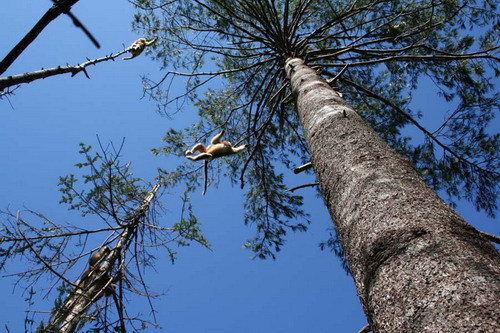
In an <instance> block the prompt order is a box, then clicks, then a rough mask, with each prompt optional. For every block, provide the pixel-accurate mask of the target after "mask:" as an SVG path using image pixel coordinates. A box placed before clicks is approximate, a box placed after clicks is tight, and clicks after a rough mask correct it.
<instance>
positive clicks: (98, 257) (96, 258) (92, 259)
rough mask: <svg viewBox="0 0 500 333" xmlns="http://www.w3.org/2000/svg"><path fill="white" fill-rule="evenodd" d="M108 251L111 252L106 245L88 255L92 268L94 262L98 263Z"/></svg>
mask: <svg viewBox="0 0 500 333" xmlns="http://www.w3.org/2000/svg"><path fill="white" fill-rule="evenodd" d="M109 252H111V249H110V248H109V247H107V246H105V247H103V248H101V249H100V250H99V251H97V252H96V253H94V254H93V255H92V256H90V259H89V266H90V268H92V267H93V266H95V265H96V264H98V263H99V262H100V261H101V260H102V258H103V257H104V256H106V255H107V254H108V253H109Z"/></svg>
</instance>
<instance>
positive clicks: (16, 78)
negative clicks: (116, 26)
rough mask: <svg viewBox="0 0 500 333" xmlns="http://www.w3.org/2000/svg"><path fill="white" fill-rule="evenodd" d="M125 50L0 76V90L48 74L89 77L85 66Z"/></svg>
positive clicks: (113, 57)
mask: <svg viewBox="0 0 500 333" xmlns="http://www.w3.org/2000/svg"><path fill="white" fill-rule="evenodd" d="M126 52H127V50H123V51H121V52H119V53H117V54H114V55H113V54H110V55H109V56H105V57H102V58H97V59H92V60H88V61H86V62H83V63H81V64H79V65H75V66H70V65H68V66H57V67H53V68H47V69H41V70H38V71H34V72H28V73H24V74H18V75H13V76H7V77H2V78H0V91H1V90H3V89H5V88H7V87H11V86H15V85H18V84H22V83H30V82H32V81H35V80H39V79H45V78H47V77H50V76H54V75H60V74H66V73H71V76H75V75H76V74H78V73H80V72H84V74H85V76H86V77H87V78H89V79H90V77H89V75H88V73H87V72H86V67H87V66H90V65H95V64H98V63H100V62H103V61H108V60H114V59H116V58H117V57H119V56H120V55H122V54H124V53H126Z"/></svg>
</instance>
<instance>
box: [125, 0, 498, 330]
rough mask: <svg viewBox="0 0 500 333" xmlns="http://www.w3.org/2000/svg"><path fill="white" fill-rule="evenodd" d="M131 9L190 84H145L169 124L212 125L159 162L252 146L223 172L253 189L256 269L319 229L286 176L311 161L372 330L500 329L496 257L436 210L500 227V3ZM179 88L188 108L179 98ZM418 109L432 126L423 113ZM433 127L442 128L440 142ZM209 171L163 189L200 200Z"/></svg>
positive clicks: (165, 80)
mask: <svg viewBox="0 0 500 333" xmlns="http://www.w3.org/2000/svg"><path fill="white" fill-rule="evenodd" d="M131 2H133V3H134V4H135V5H136V6H137V7H138V8H139V11H138V14H137V15H136V17H135V21H134V25H135V28H136V29H138V30H142V31H146V32H147V33H148V34H151V35H153V34H154V35H156V36H158V37H159V41H158V43H157V45H156V51H157V52H156V54H155V58H156V59H157V60H158V61H160V62H161V63H162V64H163V66H164V67H165V68H166V67H167V66H174V68H175V70H172V71H168V72H167V73H166V74H165V76H164V77H162V78H161V79H156V80H153V79H150V78H145V79H144V82H145V86H146V89H147V91H148V92H149V93H150V94H151V96H153V97H154V98H156V99H157V101H158V103H159V107H160V110H162V111H163V110H165V111H166V110H171V108H170V107H171V106H172V105H182V103H183V102H185V101H186V100H187V101H190V102H194V103H196V105H198V107H199V116H200V121H199V123H198V124H196V125H194V126H192V127H190V128H187V129H185V130H183V131H178V130H173V129H172V130H170V131H169V132H168V133H167V135H166V136H165V138H164V140H165V142H166V145H165V146H164V147H162V148H160V149H156V150H154V152H155V153H158V154H178V155H181V154H182V153H183V152H184V151H185V149H186V147H187V146H189V145H190V144H192V141H191V142H190V140H193V139H194V140H196V141H199V140H202V141H204V140H206V138H207V137H210V136H211V135H213V131H215V130H218V129H219V128H224V129H225V130H226V133H228V136H229V137H233V138H240V139H241V140H240V141H241V142H245V143H248V144H250V146H251V148H250V149H248V150H247V153H246V154H240V155H238V156H237V157H235V158H232V159H225V160H224V162H226V165H227V166H228V169H227V170H228V171H227V173H226V174H227V175H228V176H229V177H230V178H231V180H232V181H234V182H239V183H240V184H241V186H242V187H244V186H246V188H247V189H248V190H247V197H246V202H245V209H246V215H245V223H252V224H254V225H256V228H257V235H256V236H255V238H254V239H252V240H251V241H249V243H248V244H247V246H248V247H251V248H252V249H253V250H254V251H255V252H256V253H257V255H259V256H261V257H266V256H274V253H275V252H276V251H279V249H280V247H281V246H282V244H283V242H284V237H285V235H286V233H287V231H289V230H305V229H306V226H307V223H305V222H303V221H304V220H307V214H306V212H304V211H303V210H302V208H301V203H302V201H301V197H299V196H296V195H293V193H291V192H290V191H288V190H287V187H286V186H285V185H284V176H283V174H282V173H281V172H280V171H279V170H280V169H279V166H280V165H284V166H285V167H287V168H290V167H292V166H294V165H298V164H303V163H306V162H309V161H310V162H311V165H312V167H313V169H314V173H315V175H316V177H317V182H318V185H319V187H320V191H321V194H322V196H323V198H324V201H325V204H326V206H327V207H328V210H329V212H330V215H331V217H332V220H333V222H334V225H335V229H336V232H337V235H338V239H339V242H338V243H337V242H333V244H334V245H335V244H341V249H340V250H339V249H338V248H337V250H338V251H340V252H342V251H343V252H345V256H346V259H347V264H348V267H349V270H350V272H351V273H352V276H353V278H354V281H355V284H356V287H357V291H358V295H359V297H360V299H361V302H362V305H363V307H364V310H365V313H366V316H367V318H368V321H369V323H370V325H371V328H372V330H374V331H380V332H401V331H418V332H420V331H434V332H438V331H475V330H480V331H493V330H494V329H495V327H498V320H499V311H498V307H497V306H496V300H498V297H499V296H500V284H499V283H498V282H499V278H500V274H499V273H500V261H499V257H498V254H497V252H496V250H495V249H494V247H493V246H492V245H491V244H490V243H489V241H488V240H487V239H486V238H485V237H484V236H483V235H482V234H480V233H479V232H478V231H477V230H475V229H474V228H473V227H472V226H470V225H469V224H467V223H466V222H465V221H464V220H463V219H462V218H461V217H460V216H459V215H458V214H457V213H456V212H454V211H453V209H452V208H450V207H449V206H448V205H446V204H445V203H444V202H443V200H441V199H440V198H439V197H438V195H437V194H436V192H435V191H440V193H442V194H444V195H445V196H447V197H448V199H449V200H450V202H453V201H455V200H457V199H467V200H470V201H472V202H473V203H474V204H475V206H476V207H477V209H479V210H484V211H485V212H487V213H488V214H489V215H491V216H493V215H494V214H495V210H496V208H497V206H496V200H497V195H498V185H497V181H498V175H499V174H498V171H497V170H498V151H499V142H498V135H497V134H492V133H491V129H490V128H489V125H490V122H491V120H492V119H493V116H494V111H495V110H496V109H497V107H498V94H497V93H496V92H495V87H494V84H493V82H494V81H493V79H494V76H495V75H497V74H498V67H497V65H498V60H499V59H498V58H497V56H496V55H497V52H498V46H497V42H498V38H499V35H498V31H499V30H498V16H497V14H496V6H495V4H494V3H492V2H491V1H465V0H437V1H416V0H407V1H392V0H391V1H386V0H379V1H366V0H352V1H342V0H341V1H328V0H297V1H286V0H285V1H277V0H257V1H240V0H236V1H225V0H206V1H203V0H186V1H184V0H179V1H161V0H141V1H131ZM179 78H180V79H182V80H183V81H184V82H186V90H185V93H183V94H182V95H176V96H171V95H172V92H171V90H170V88H171V87H173V86H175V85H177V81H176V79H179ZM417 93H418V94H424V95H425V97H424V98H426V99H427V100H428V101H432V103H429V105H432V108H429V107H427V109H425V110H422V111H420V110H419V107H418V103H417V102H418V101H415V100H413V99H412V97H413V95H415V94H417ZM440 100H441V101H443V103H442V104H441V105H445V106H444V107H445V108H447V109H449V111H447V112H446V114H442V115H441V118H439V117H436V109H437V108H438V107H439V104H440ZM167 107H169V108H167ZM431 118H433V119H434V120H435V119H438V118H439V119H440V121H441V122H440V124H439V125H438V126H437V127H435V128H430V127H429V126H428V125H427V124H428V123H429V119H431ZM412 129H416V130H417V131H413V130H412ZM410 133H419V134H418V135H416V134H415V135H414V136H415V138H412V136H410ZM419 137H420V138H419ZM421 138H423V139H421ZM221 160H222V159H216V160H214V161H212V162H210V170H212V173H211V174H210V176H211V177H210V178H213V177H214V175H215V173H216V172H221V169H220V168H219V167H220V166H221V163H220V161H221ZM197 168H198V170H201V168H199V165H195V164H193V163H191V162H190V163H186V164H184V165H182V166H180V167H179V170H177V171H176V172H175V173H167V172H165V174H164V176H165V177H166V179H168V180H169V181H180V180H181V179H186V178H187V183H188V184H193V183H196V181H201V179H202V174H201V172H200V173H194V172H190V171H192V170H197ZM302 169H303V168H300V169H299V171H300V170H302ZM205 181H207V180H205ZM189 186H190V187H189V189H191V190H192V189H193V187H192V186H191V185H189Z"/></svg>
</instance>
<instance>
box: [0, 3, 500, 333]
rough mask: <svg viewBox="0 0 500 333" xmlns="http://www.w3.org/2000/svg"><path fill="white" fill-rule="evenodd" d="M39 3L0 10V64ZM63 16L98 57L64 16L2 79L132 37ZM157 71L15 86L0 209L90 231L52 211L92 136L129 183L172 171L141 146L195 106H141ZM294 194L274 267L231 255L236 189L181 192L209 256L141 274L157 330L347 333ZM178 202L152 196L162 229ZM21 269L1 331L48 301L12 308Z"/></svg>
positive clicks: (120, 64)
mask: <svg viewBox="0 0 500 333" xmlns="http://www.w3.org/2000/svg"><path fill="white" fill-rule="evenodd" d="M50 5H51V2H50V1H48V0H47V1H28V0H18V1H7V2H6V3H5V4H3V5H2V12H1V13H0V58H3V56H4V55H5V54H6V53H7V52H8V51H9V50H10V49H11V48H12V47H13V46H14V45H15V44H16V43H17V42H18V41H19V40H20V39H21V38H22V37H23V36H24V34H25V33H26V32H27V31H28V30H29V29H31V27H32V26H33V25H34V24H35V22H36V21H37V20H38V19H39V18H40V17H41V16H42V15H43V13H44V12H45V11H46V10H47V9H48V8H49V6H50ZM73 13H74V14H75V15H76V16H77V17H78V18H79V19H80V20H81V21H82V22H83V23H84V24H85V25H86V26H87V28H89V30H91V31H92V33H93V34H94V35H95V36H96V38H97V39H98V40H99V42H100V43H101V45H102V48H101V49H100V50H98V49H96V48H95V47H94V46H93V45H92V44H91V43H90V41H89V40H88V39H87V38H86V37H85V36H84V35H83V33H82V32H81V31H80V30H79V29H77V28H75V27H74V26H73V25H72V23H71V20H70V19H69V18H68V17H64V16H61V17H59V18H58V19H57V20H56V21H54V22H52V23H51V24H50V25H49V26H48V27H47V28H46V29H45V30H44V31H43V32H42V34H41V35H40V36H39V37H38V38H37V39H36V40H35V42H34V43H32V44H31V45H30V46H29V47H28V49H27V50H26V51H25V52H24V53H23V54H22V55H21V57H19V58H18V60H17V61H16V62H15V63H14V64H13V65H12V66H11V67H10V68H9V70H8V71H7V72H6V73H5V74H4V75H13V74H18V73H23V72H27V71H33V70H38V69H40V68H48V67H54V66H58V65H65V64H66V63H69V64H77V63H81V62H83V61H85V60H86V58H90V59H92V58H97V57H101V56H103V55H107V54H110V53H112V52H118V51H121V50H122V49H123V47H124V46H128V45H129V44H130V43H131V42H132V41H133V40H135V39H136V38H138V37H141V36H137V35H136V34H135V33H133V32H131V31H130V22H131V20H132V15H133V13H134V11H133V9H132V7H131V5H130V4H128V2H126V1H118V0H109V1H97V0H82V1H80V2H79V3H77V5H76V6H75V7H74V8H73ZM159 67H160V66H159V64H158V63H155V62H152V61H151V60H149V59H148V58H147V57H145V56H140V57H138V58H136V59H134V60H131V61H121V60H119V61H115V62H105V63H101V64H99V65H97V66H95V67H90V68H89V69H88V71H89V74H90V76H91V80H89V79H87V78H86V77H85V76H84V75H82V74H79V75H77V76H75V77H71V76H70V75H62V76H56V77H51V78H47V79H45V80H39V81H35V82H32V83H31V84H29V85H23V86H21V87H20V88H19V89H18V90H16V91H15V95H13V96H10V97H9V98H8V100H7V99H4V100H1V101H0V154H1V161H2V162H1V163H0V188H1V189H2V190H1V191H0V208H2V209H5V208H10V209H11V210H13V211H15V210H17V209H22V207H23V206H26V207H29V208H30V209H33V210H36V211H39V212H42V213H44V214H45V215H47V216H48V217H50V218H52V219H53V220H54V221H59V222H61V223H62V222H65V221H67V222H71V223H75V224H85V225H87V224H90V225H92V223H98V222H97V221H96V220H95V219H93V218H92V217H87V218H86V219H84V218H81V217H80V216H79V215H78V214H77V213H75V212H71V211H67V210H66V207H65V206H62V205H60V204H58V202H59V199H60V194H59V192H58V191H57V186H56V185H57V182H58V177H59V176H62V175H66V174H68V173H71V172H75V171H76V170H75V169H74V167H73V165H74V163H76V162H78V161H79V155H78V144H79V143H80V142H85V143H87V144H91V145H93V146H97V140H96V135H99V137H100V138H101V140H102V141H103V142H109V141H110V140H111V141H113V142H115V143H119V142H120V141H121V140H122V138H123V137H125V140H126V141H125V147H124V150H123V154H122V155H123V159H124V160H125V161H131V162H132V166H133V171H134V174H135V176H137V177H143V178H145V179H146V180H150V181H152V180H153V178H154V176H155V175H156V168H157V167H160V166H161V167H162V168H168V166H169V165H174V163H176V162H177V161H175V160H174V159H173V158H166V157H155V156H153V155H152V154H151V153H150V152H149V149H151V148H156V147H159V146H160V145H161V141H160V138H161V137H162V136H163V134H164V133H165V131H166V130H167V129H169V128H171V127H175V128H183V127H185V126H186V125H189V124H190V123H193V122H195V119H196V118H195V116H196V109H195V108H192V107H186V108H185V109H184V112H183V113H179V114H177V115H176V117H175V118H173V119H169V118H166V117H162V116H161V115H159V114H158V113H157V112H156V111H155V110H156V106H155V103H154V102H152V101H150V100H148V99H147V98H143V95H142V87H141V81H140V77H141V75H144V74H150V75H151V77H152V78H159V77H161V71H160V69H159ZM419 103H420V104H419V107H420V108H421V109H422V110H424V111H425V109H426V107H431V106H432V107H433V108H435V103H434V102H433V101H432V99H429V98H424V99H422V101H420V102H419ZM444 111H446V110H443V112H444ZM497 125H498V123H497ZM496 130H498V126H497V128H496ZM287 179H288V180H289V181H290V186H296V185H300V184H302V183H306V182H310V181H311V180H312V179H311V178H309V177H304V176H300V177H299V176H292V173H291V172H290V175H289V176H288V178H287ZM300 193H301V194H302V195H304V197H305V202H306V209H307V211H308V212H309V213H310V214H311V221H312V224H311V227H310V230H309V231H308V232H307V233H297V234H290V235H289V237H288V239H287V244H286V246H285V247H284V248H283V250H282V252H281V253H280V254H279V255H278V258H277V260H275V261H272V260H267V261H263V260H252V259H251V257H252V253H250V252H249V251H247V250H244V249H243V248H242V244H243V243H244V242H245V240H247V239H249V238H251V237H252V236H253V232H254V230H253V229H252V228H251V227H246V226H244V225H243V223H242V221H243V212H242V207H243V206H242V204H243V191H241V190H240V189H239V188H238V187H237V188H232V187H231V186H230V185H229V183H228V182H227V181H222V184H221V186H220V187H219V188H215V187H211V188H209V190H208V193H207V195H206V196H205V197H202V196H201V194H199V193H195V194H194V195H193V205H194V210H195V213H196V215H197V216H198V217H199V219H200V221H201V222H202V228H203V231H204V233H205V236H206V237H207V238H208V239H209V241H210V243H211V244H212V246H213V248H212V250H213V251H208V250H206V249H204V248H201V247H200V246H197V245H194V246H191V247H187V248H182V249H180V250H179V256H178V257H179V259H178V261H177V262H176V263H175V264H174V265H171V264H170V262H169V260H168V257H167V254H166V253H161V252H159V253H158V254H157V257H158V261H157V267H156V270H149V271H148V272H147V276H146V281H147V282H148V283H149V284H150V287H151V289H152V290H153V291H155V292H157V293H159V294H163V295H162V296H160V297H159V298H157V299H155V300H154V302H153V305H154V307H155V310H156V311H157V319H158V324H159V325H161V327H162V328H163V330H164V331H167V332H207V333H226V332H227V333H229V332H239V333H246V332H248V333H250V332H252V333H253V332H288V333H295V332H297V333H298V332H318V333H321V332H357V330H359V329H360V328H361V327H362V326H364V325H365V324H366V320H365V318H364V315H363V313H362V310H361V306H360V304H359V301H358V298H357V296H356V292H355V289H354V286H353V283H352V280H351V278H350V277H348V276H346V274H345V272H344V271H343V270H342V269H341V267H340V263H339V260H338V259H337V258H336V257H335V256H334V255H333V254H332V253H330V252H328V251H320V249H319V247H318V243H319V242H321V241H324V240H326V237H327V233H326V232H325V231H326V229H327V228H328V227H329V226H330V225H331V222H330V218H329V216H328V214H327V211H326V209H325V208H324V205H323V201H322V199H321V198H318V197H317V196H316V192H315V191H314V190H313V189H304V190H301V192H300ZM180 195H181V193H170V194H167V195H165V196H164V197H163V199H162V202H163V205H164V207H165V209H166V216H165V217H164V218H163V220H162V221H164V225H165V226H168V225H171V224H172V223H174V222H176V219H177V217H178V215H179V212H180V207H179V205H178V204H177V203H178V202H179V200H178V198H179V196H180ZM222 204H223V207H224V209H222V208H221V205H222ZM458 211H459V212H460V213H461V214H462V216H464V218H465V219H466V220H468V221H470V222H471V223H472V224H473V225H474V226H476V227H477V228H479V229H481V230H484V231H487V232H493V233H497V234H498V233H499V231H500V230H499V228H498V226H497V225H496V224H495V223H494V222H493V220H492V219H488V218H486V217H485V216H484V215H483V214H478V213H477V212H475V210H474V209H473V208H471V206H470V205H468V204H461V205H460V207H459V209H458ZM23 268H25V266H23V265H22V263H21V262H16V263H13V264H12V265H11V266H9V271H8V272H2V274H1V275H2V276H3V277H2V279H0V290H1V295H2V299H3V304H10V306H8V307H4V311H3V313H2V316H1V317H0V326H2V327H3V326H4V325H5V324H7V325H8V326H9V328H10V329H11V331H12V332H19V331H21V330H22V327H23V319H24V316H25V312H24V311H25V310H28V309H30V310H38V311H49V310H50V308H51V305H52V301H53V299H54V294H53V293H52V294H49V295H48V296H47V297H46V299H43V298H41V299H40V298H39V301H40V303H37V304H35V305H34V306H28V304H27V303H26V302H24V301H23V298H24V297H25V293H23V288H22V285H23V283H21V284H20V285H17V286H16V285H15V282H16V280H15V279H14V278H11V277H4V275H6V274H8V273H13V272H18V271H21V270H22V269H23ZM70 278H71V277H70ZM76 278H77V276H75V277H74V279H75V280H76ZM47 280H48V279H46V281H47ZM50 287H51V284H50V283H47V284H43V283H41V284H39V285H37V288H38V291H39V295H40V296H45V293H46V292H47V291H48V288H50ZM127 308H128V313H129V315H136V314H142V316H143V317H144V318H145V319H150V320H151V317H150V310H149V308H148V307H147V303H146V302H145V299H138V298H131V301H130V303H129V304H128V305H127ZM35 318H37V319H42V317H41V316H37V317H35Z"/></svg>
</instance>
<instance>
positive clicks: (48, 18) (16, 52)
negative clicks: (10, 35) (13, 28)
mask: <svg viewBox="0 0 500 333" xmlns="http://www.w3.org/2000/svg"><path fill="white" fill-rule="evenodd" d="M77 2H78V0H62V1H58V2H55V3H54V5H53V6H52V7H50V8H49V10H47V12H46V13H45V14H44V15H43V16H42V18H41V19H40V20H39V21H38V22H37V23H36V24H35V26H34V27H33V28H32V29H31V30H30V31H29V32H28V33H27V34H26V36H24V37H23V39H21V41H20V42H19V43H17V45H16V46H14V48H13V49H12V50H11V51H10V52H9V53H8V54H7V55H6V56H5V58H4V59H3V60H2V61H1V62H0V75H1V74H3V73H4V72H5V71H6V70H7V68H9V67H10V65H12V63H14V61H15V60H16V59H17V57H19V56H20V55H21V53H23V52H24V50H25V49H26V48H27V47H28V45H30V44H31V43H32V42H33V41H34V40H35V39H36V38H37V37H38V35H39V34H40V33H41V32H42V30H43V29H45V27H46V26H47V25H49V23H50V22H52V21H53V20H55V19H56V18H57V17H58V16H59V15H61V14H67V15H68V16H69V17H70V18H71V19H72V20H73V24H75V25H76V26H77V27H79V28H82V30H83V31H84V33H85V34H86V35H87V36H88V37H89V38H90V40H91V41H92V43H94V45H95V46H96V47H97V48H99V47H100V45H99V43H98V42H97V41H96V40H95V38H94V37H93V36H92V35H91V34H90V32H89V31H88V30H87V29H86V28H85V27H84V26H83V24H82V23H81V22H80V21H78V19H77V18H76V17H75V16H74V15H73V14H71V13H70V9H71V7H72V6H73V5H74V4H75V3H77Z"/></svg>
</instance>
